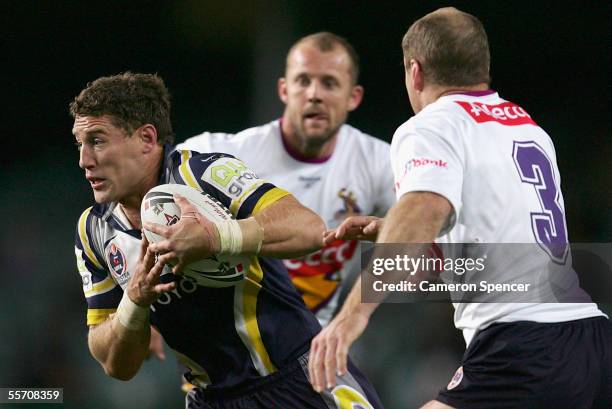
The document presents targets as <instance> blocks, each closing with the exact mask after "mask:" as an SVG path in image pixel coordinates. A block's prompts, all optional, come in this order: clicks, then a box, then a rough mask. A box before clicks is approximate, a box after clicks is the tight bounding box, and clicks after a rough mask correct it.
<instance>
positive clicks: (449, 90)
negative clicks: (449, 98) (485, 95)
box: [421, 82, 489, 109]
mask: <svg viewBox="0 0 612 409" xmlns="http://www.w3.org/2000/svg"><path fill="white" fill-rule="evenodd" d="M488 89H489V84H487V83H484V82H483V83H480V84H476V85H469V86H462V87H450V86H439V85H432V86H429V87H427V88H425V89H423V91H422V93H421V101H422V108H425V107H426V106H427V105H429V104H431V103H433V102H436V101H437V100H438V99H439V98H441V97H443V96H445V95H451V94H460V93H463V92H473V91H486V90H488ZM422 108H421V109H422Z"/></svg>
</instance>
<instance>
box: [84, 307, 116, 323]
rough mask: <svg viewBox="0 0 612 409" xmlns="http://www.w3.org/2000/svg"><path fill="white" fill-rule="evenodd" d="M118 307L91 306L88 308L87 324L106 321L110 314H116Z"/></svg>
mask: <svg viewBox="0 0 612 409" xmlns="http://www.w3.org/2000/svg"><path fill="white" fill-rule="evenodd" d="M115 311H117V309H116V308H108V309H104V308H91V309H88V310H87V325H98V324H101V323H103V322H104V321H106V319H107V318H108V316H109V315H111V314H114V313H115Z"/></svg>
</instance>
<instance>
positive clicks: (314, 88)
mask: <svg viewBox="0 0 612 409" xmlns="http://www.w3.org/2000/svg"><path fill="white" fill-rule="evenodd" d="M320 88H321V86H320V84H319V82H318V81H311V82H310V84H309V85H308V89H307V90H306V96H307V97H308V102H313V103H316V102H321V95H320V92H321V90H320Z"/></svg>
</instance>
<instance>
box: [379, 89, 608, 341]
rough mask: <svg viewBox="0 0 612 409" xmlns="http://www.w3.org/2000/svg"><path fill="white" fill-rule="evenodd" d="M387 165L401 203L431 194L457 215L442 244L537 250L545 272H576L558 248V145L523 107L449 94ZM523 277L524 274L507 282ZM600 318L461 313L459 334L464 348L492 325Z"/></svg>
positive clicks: (544, 306) (561, 236)
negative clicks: (556, 266)
mask: <svg viewBox="0 0 612 409" xmlns="http://www.w3.org/2000/svg"><path fill="white" fill-rule="evenodd" d="M391 162H392V166H393V172H394V176H395V188H396V195H397V198H398V199H399V197H401V196H402V195H403V194H405V193H407V192H414V191H429V192H435V193H438V194H440V195H442V196H443V197H445V198H446V199H448V201H449V202H450V203H451V205H452V207H453V211H454V215H453V217H452V220H450V221H449V223H448V224H447V226H445V227H444V228H443V231H442V232H441V237H439V238H438V239H437V242H440V243H537V244H539V245H540V247H541V248H542V257H543V259H542V263H543V264H542V265H541V267H542V268H544V266H545V265H546V264H544V263H547V262H550V260H551V258H552V259H553V260H555V257H558V258H563V260H560V261H563V262H570V263H571V259H569V261H568V260H567V259H566V257H567V254H556V253H555V247H554V246H555V244H558V243H567V242H568V237H567V229H566V224H565V211H564V204H563V196H562V194H561V190H560V185H561V181H560V175H559V170H558V168H557V163H556V157H555V150H554V146H553V143H552V141H551V139H550V137H549V136H548V135H547V134H546V132H544V130H542V128H540V127H539V126H538V125H537V124H536V123H535V122H534V121H533V120H532V119H531V117H530V116H529V114H528V113H527V112H526V111H525V110H524V109H523V108H521V107H520V106H518V105H516V104H513V103H511V102H508V101H505V100H503V99H501V98H500V97H499V96H498V95H497V93H496V92H494V91H483V92H474V93H465V94H451V95H446V96H443V97H441V98H439V99H438V100H437V101H436V102H434V103H432V104H430V105H428V106H426V107H425V108H424V109H423V110H422V111H421V112H419V113H418V114H417V115H415V116H414V117H412V118H411V119H410V120H408V121H407V122H405V123H404V124H402V125H401V126H400V127H399V128H398V129H397V131H396V132H395V134H394V136H393V141H392V143H391ZM557 248H558V247H557ZM563 248H565V247H563ZM570 257H571V256H570ZM555 261H556V260H555ZM570 265H571V264H570ZM527 273H528V272H527V271H521V267H520V266H519V267H515V268H514V269H512V271H511V273H510V274H511V275H512V276H514V277H521V276H522V275H525V274H527ZM540 284H542V283H540ZM572 285H574V286H577V282H575V283H573V284H572ZM576 291H580V290H579V289H577V290H576ZM589 301H590V300H589ZM598 315H604V314H603V313H601V311H599V309H598V308H597V306H596V305H595V304H593V303H590V302H585V303H463V304H455V325H456V327H457V328H458V329H460V330H462V331H463V334H464V338H465V340H466V343H467V344H469V342H470V340H471V338H472V336H473V335H474V333H475V332H476V331H477V330H479V329H483V328H485V327H487V326H488V325H490V324H492V323H494V322H513V321H521V320H528V321H535V322H562V321H570V320H575V319H582V318H587V317H592V316H598Z"/></svg>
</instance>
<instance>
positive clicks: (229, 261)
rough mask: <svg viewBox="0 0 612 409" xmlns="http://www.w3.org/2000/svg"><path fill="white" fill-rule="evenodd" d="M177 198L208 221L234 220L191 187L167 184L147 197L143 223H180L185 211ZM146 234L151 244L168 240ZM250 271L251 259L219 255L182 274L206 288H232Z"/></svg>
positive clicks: (143, 206)
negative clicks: (174, 196)
mask: <svg viewBox="0 0 612 409" xmlns="http://www.w3.org/2000/svg"><path fill="white" fill-rule="evenodd" d="M174 194H178V195H181V196H183V197H184V198H185V199H187V200H188V201H189V202H191V203H192V204H193V205H194V206H195V207H196V209H198V211H199V212H200V214H202V215H203V216H204V217H206V218H207V219H208V220H211V221H213V222H220V221H224V220H230V219H232V214H231V213H230V211H229V210H228V209H227V208H226V207H225V206H223V205H222V204H221V203H219V202H218V201H217V200H216V199H214V198H213V197H212V196H209V195H207V194H206V193H203V192H200V191H199V190H197V189H194V188H192V187H189V186H185V185H177V184H166V185H159V186H156V187H154V188H153V189H151V190H149V191H148V192H147V194H146V195H145V196H144V199H143V200H142V203H141V205H140V217H141V219H142V222H143V223H144V222H150V223H157V224H161V225H165V226H170V225H173V224H175V223H177V222H178V221H179V220H180V219H181V209H180V208H179V207H178V205H177V204H176V203H175V202H174V199H173V195H174ZM144 234H145V236H146V237H147V240H149V242H151V243H157V242H159V241H162V240H164V238H163V237H162V236H160V235H157V234H155V233H153V232H150V231H148V230H146V229H144ZM248 267H249V258H248V257H244V256H223V255H215V256H212V257H209V258H205V259H202V260H199V261H195V262H193V263H191V264H189V265H187V266H186V267H185V268H184V269H183V271H182V273H183V274H184V275H186V276H189V277H192V278H193V279H194V280H195V281H196V282H197V283H198V284H199V285H201V286H204V287H230V286H232V285H236V284H237V283H238V282H240V281H242V280H243V279H244V275H245V273H246V271H247V270H248Z"/></svg>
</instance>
